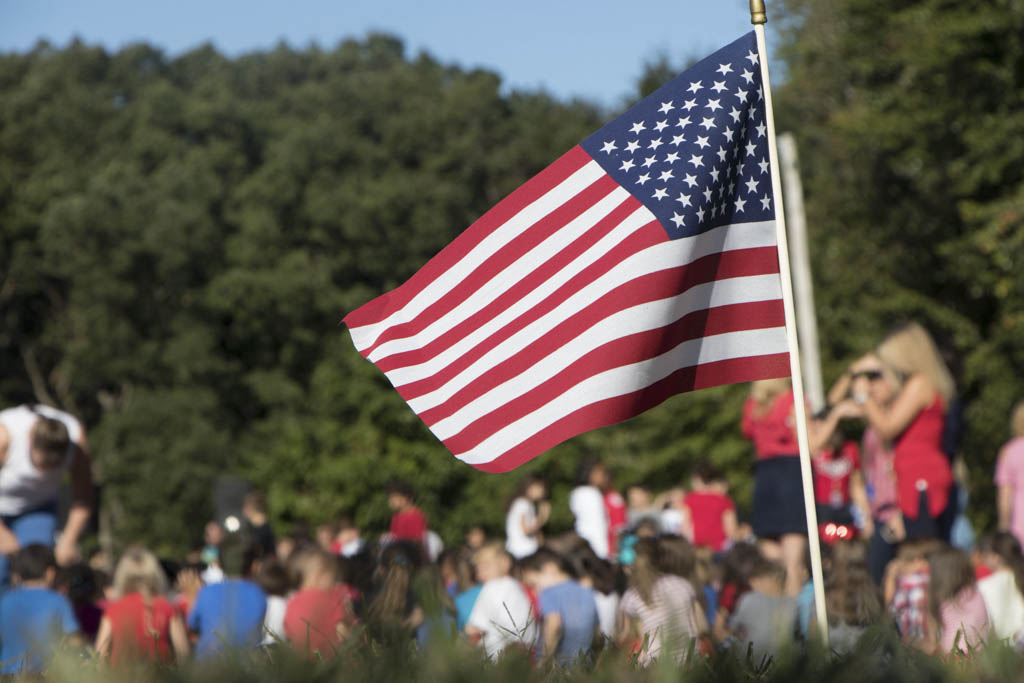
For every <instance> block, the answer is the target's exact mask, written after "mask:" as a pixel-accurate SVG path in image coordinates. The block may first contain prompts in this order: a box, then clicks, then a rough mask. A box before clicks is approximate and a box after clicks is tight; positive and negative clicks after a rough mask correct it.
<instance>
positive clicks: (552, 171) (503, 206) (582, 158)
mask: <svg viewBox="0 0 1024 683" xmlns="http://www.w3.org/2000/svg"><path fill="white" fill-rule="evenodd" d="M591 161H593V160H592V159H591V158H590V155H589V154H587V153H586V151H584V149H583V148H582V147H580V146H579V145H577V146H575V147H573V148H572V149H570V150H569V151H568V152H566V153H565V154H563V155H562V156H561V157H559V158H558V159H556V160H555V161H554V162H552V163H551V165H549V166H548V167H547V168H545V169H544V170H543V171H541V172H540V173H538V174H537V175H535V176H533V177H532V178H530V179H529V180H528V181H526V183H524V184H523V185H521V186H520V187H519V188H517V189H516V190H515V191H513V192H512V194H510V195H509V196H507V197H505V199H503V200H501V202H499V203H498V204H497V205H495V206H494V207H493V208H491V209H490V210H489V211H488V212H487V213H485V214H484V215H483V216H481V217H480V218H479V219H477V220H476V221H475V222H474V223H473V224H472V225H470V226H469V227H468V228H466V229H465V230H464V231H463V232H462V233H461V234H460V235H459V236H458V237H456V238H455V239H454V240H453V241H452V242H451V243H450V244H449V245H448V246H447V247H445V248H444V249H442V250H441V251H440V252H438V254H437V255H436V256H434V257H433V258H432V259H430V261H428V262H427V264H426V265H424V266H423V267H422V268H420V269H419V270H418V271H416V273H415V274H414V275H413V276H412V277H411V278H409V279H408V280H407V281H406V282H405V283H404V284H402V285H400V286H399V287H398V288H396V289H393V290H392V291H390V292H388V293H387V294H382V295H381V296H379V297H377V298H376V299H374V300H373V301H370V302H368V303H366V304H363V305H362V306H360V307H359V308H357V309H356V310H354V311H352V312H350V313H349V314H348V315H347V316H345V318H344V320H343V322H344V323H345V325H347V326H348V327H349V329H352V328H353V327H362V326H363V325H370V324H372V323H375V322H379V321H381V320H384V319H385V318H387V317H388V315H390V314H391V313H392V312H394V311H396V310H398V309H400V308H402V307H403V306H405V305H406V304H408V303H409V302H410V301H411V300H412V299H413V297H415V296H416V294H418V293H419V292H420V290H422V289H423V288H424V287H426V286H427V285H428V284H429V283H430V282H432V281H433V280H436V279H437V278H438V277H439V276H440V275H441V274H442V273H444V272H445V271H446V270H448V269H449V268H451V267H452V266H453V265H455V264H456V263H458V262H459V261H461V260H462V259H463V258H464V257H465V256H466V254H468V253H469V252H470V251H472V250H473V248H474V247H475V246H476V245H477V244H479V243H480V242H481V241H482V240H483V239H484V238H486V237H487V236H488V235H489V234H491V233H492V232H494V231H495V230H496V229H497V228H499V227H500V226H501V225H502V224H504V223H506V222H507V221H508V220H509V219H510V218H512V217H513V216H515V215H516V214H517V213H519V212H520V211H522V210H523V208H525V207H526V206H528V205H530V204H532V203H533V202H535V201H537V200H538V199H540V198H541V197H543V196H544V195H545V194H547V193H548V192H550V191H551V190H552V188H554V187H556V186H558V184H559V183H561V182H563V181H564V180H565V179H566V178H568V177H569V176H571V175H572V174H573V173H575V172H576V171H578V170H580V169H581V168H583V167H584V166H586V165H587V164H588V163H590V162H591Z"/></svg>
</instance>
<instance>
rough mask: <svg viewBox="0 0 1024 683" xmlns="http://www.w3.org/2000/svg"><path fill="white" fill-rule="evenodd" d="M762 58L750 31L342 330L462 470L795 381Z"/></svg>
mask: <svg viewBox="0 0 1024 683" xmlns="http://www.w3.org/2000/svg"><path fill="white" fill-rule="evenodd" d="M758 60H759V55H758V50H757V44H756V41H755V37H754V33H750V34H748V35H746V36H744V37H743V38H740V39H739V40H737V41H735V42H734V43H732V44H730V45H728V46H726V47H724V48H722V49H721V50H719V51H718V52H716V53H714V54H713V55H711V56H710V57H708V58H707V59H704V60H703V61H701V62H700V63H698V64H697V65H695V66H694V67H692V68H691V69H688V70H687V71H685V72H684V73H682V74H681V75H680V76H678V77H676V78H675V79H674V80H672V81H671V82H669V83H668V84H667V85H665V86H664V87H662V88H661V89H660V90H658V91H657V92H655V93H654V94H652V95H651V96H650V97H648V98H646V99H644V100H643V101H642V102H640V103H639V104H637V105H636V106H634V107H633V108H632V109H630V110H629V111H628V112H626V113H625V114H623V115H622V116H621V117H619V118H618V119H616V120H615V121H612V122H611V123H609V124H608V125H607V126H605V127H604V128H602V129H601V130H599V131H598V132H596V133H594V134H593V135H592V136H590V137H589V138H587V139H586V140H584V141H583V142H582V143H581V144H580V145H578V146H576V147H574V148H573V149H571V150H569V152H567V153H566V154H565V155H564V156H562V157H561V158H560V159H558V160H557V161H555V162H554V163H553V164H551V165H550V166H549V167H548V168H546V169H545V170H543V171H541V173H539V174H538V175H537V176H535V177H534V178H532V179H531V180H530V181H528V182H527V183H526V184H525V185H523V186H522V187H520V188H519V189H518V190H516V191H515V192H513V193H512V194H511V195H509V196H508V197H507V198H506V199H504V200H503V201H502V202H501V203H499V204H498V205H497V206H495V207H494V208H493V209H491V210H490V211H488V212H487V213H486V214H485V215H484V216H482V217H481V218H480V219H479V220H477V221H476V222H475V223H473V225H471V226H470V227H469V228H468V229H467V230H466V231H465V232H463V233H462V234H461V235H459V237H457V238H456V239H455V241H453V242H452V243H451V244H450V245H448V246H447V247H446V248H445V249H444V250H443V251H441V253H439V254H438V255H437V256H435V257H434V258H433V259H431V260H430V261H429V262H428V263H427V264H426V265H425V266H424V267H423V268H422V269H421V270H420V271H419V272H417V273H416V274H415V275H414V276H413V277H412V278H410V279H409V281H407V282H406V283H405V284H403V285H401V286H400V287H398V288H397V289H395V290H393V291H391V292H389V293H387V294H384V295H383V296H380V297H378V298H377V299H374V300H373V301H371V302H369V303H367V304H366V305H364V306H362V307H361V308H359V309H358V310H356V311H353V312H352V313H350V314H349V315H348V316H347V317H346V318H345V324H346V325H347V326H348V327H349V330H350V332H351V335H352V340H353V342H354V343H355V346H356V349H358V350H359V352H360V353H361V354H362V355H363V356H364V357H366V358H367V359H368V360H370V361H371V362H373V363H374V364H375V365H377V367H378V368H380V369H381V370H382V371H383V372H384V373H385V375H386V376H387V377H388V379H389V380H390V381H391V383H392V384H393V385H394V386H395V388H396V389H397V390H398V392H399V393H400V394H401V395H402V397H403V398H404V399H405V400H406V401H407V402H408V404H409V406H410V407H411V408H412V409H413V411H415V412H416V414H417V415H419V416H420V418H421V419H422V420H423V421H424V422H425V423H426V425H427V426H428V427H429V428H430V429H431V431H433V433H434V434H435V435H436V436H437V437H438V438H439V439H440V440H441V441H442V442H444V444H445V445H446V446H447V447H448V449H449V450H451V452H452V453H453V454H454V455H455V456H456V457H457V458H459V459H460V460H463V461H464V462H466V463H469V464H470V465H473V466H474V467H477V468H479V469H481V470H485V471H489V472H504V471H507V470H510V469H512V468H514V467H517V466H519V465H521V464H522V463H524V462H526V461H527V460H529V459H531V458H533V457H535V456H537V455H539V454H540V453H543V452H544V451H546V450H547V449H549V448H551V447H552V446H554V445H556V444H558V443H561V442H562V441H565V440H566V439H568V438H570V437H572V436H575V435H576V434H580V433H581V432H584V431H587V430H590V429H595V428H597V427H602V426H605V425H610V424H614V423H616V422H620V421H622V420H625V419H628V418H630V417H633V416H635V415H638V414H640V413H641V412H643V411H645V410H647V409H649V408H651V407H653V406H655V405H657V404H659V403H661V402H662V401H664V400H665V399H666V398H668V397H669V396H672V395H674V394H677V393H680V392H685V391H691V390H693V389H700V388H704V387H711V386H717V385H721V384H729V383H732V382H746V381H751V380H755V379H765V378H771V377H783V376H788V375H789V354H788V351H787V346H786V330H785V319H784V314H783V305H782V293H781V284H780V279H779V261H778V253H777V250H776V237H775V234H776V233H775V222H774V217H775V214H774V206H773V203H774V202H773V195H772V187H771V173H770V168H769V153H768V138H767V131H766V127H765V125H766V123H765V108H764V93H763V91H762V88H761V75H760V74H761V72H760V67H759V63H758Z"/></svg>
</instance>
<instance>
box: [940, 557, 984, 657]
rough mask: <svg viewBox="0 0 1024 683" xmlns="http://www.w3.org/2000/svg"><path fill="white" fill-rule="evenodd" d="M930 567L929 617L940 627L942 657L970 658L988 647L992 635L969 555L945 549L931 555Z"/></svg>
mask: <svg viewBox="0 0 1024 683" xmlns="http://www.w3.org/2000/svg"><path fill="white" fill-rule="evenodd" d="M928 567H929V571H930V580H929V585H928V607H929V612H930V614H929V616H930V617H931V618H932V619H934V620H935V622H936V623H937V624H938V625H939V628H938V638H937V644H938V653H939V654H944V655H945V654H949V653H951V652H953V651H954V650H959V651H960V652H962V653H964V654H967V653H969V652H970V651H971V650H972V649H974V648H977V647H978V646H980V645H983V644H984V643H986V642H987V641H988V639H989V633H990V631H991V626H990V625H989V620H988V611H987V610H986V609H985V601H984V599H983V598H982V597H981V593H980V592H979V591H978V584H977V581H976V580H975V578H974V567H973V566H972V565H971V561H970V559H969V558H968V557H967V555H965V554H964V553H963V552H961V551H960V550H957V549H956V548H953V547H950V546H946V545H943V546H942V547H940V548H939V549H937V550H935V551H933V552H932V553H931V554H929V555H928ZM933 632H934V631H933ZM932 642H935V641H934V640H932ZM928 649H929V650H930V648H928Z"/></svg>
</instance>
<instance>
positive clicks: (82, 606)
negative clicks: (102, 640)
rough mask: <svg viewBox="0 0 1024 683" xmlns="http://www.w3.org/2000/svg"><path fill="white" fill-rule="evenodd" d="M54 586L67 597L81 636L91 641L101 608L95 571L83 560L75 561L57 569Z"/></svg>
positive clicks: (96, 629)
mask: <svg viewBox="0 0 1024 683" xmlns="http://www.w3.org/2000/svg"><path fill="white" fill-rule="evenodd" d="M54 588H55V589H56V590H57V592H59V593H61V594H62V595H64V596H65V597H67V599H68V602H70V603H71V609H73V610H74V612H75V619H76V620H77V621H78V626H79V627H80V628H81V630H82V636H83V637H84V638H85V639H86V640H87V641H88V642H92V641H94V640H95V639H96V633H97V632H98V631H99V629H100V619H102V618H103V609H102V608H101V607H100V606H99V604H98V603H99V602H100V601H101V600H102V590H101V587H100V584H99V582H98V581H97V576H96V571H95V570H93V569H92V567H90V566H89V565H88V564H86V563H85V562H76V563H74V564H72V565H69V566H67V567H60V568H58V569H57V577H56V578H55V579H54Z"/></svg>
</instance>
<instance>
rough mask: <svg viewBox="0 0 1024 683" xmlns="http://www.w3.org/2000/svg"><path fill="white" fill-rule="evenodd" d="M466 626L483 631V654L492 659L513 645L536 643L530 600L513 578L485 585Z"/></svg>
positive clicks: (531, 644) (495, 580) (503, 578)
mask: <svg viewBox="0 0 1024 683" xmlns="http://www.w3.org/2000/svg"><path fill="white" fill-rule="evenodd" d="M466 625H467V626H473V627H475V628H478V629H480V630H481V631H483V645H484V651H485V652H486V653H487V656H488V657H490V658H491V659H496V658H497V657H498V655H500V654H501V652H502V651H503V650H504V649H505V648H507V647H509V646H510V645H522V646H525V647H532V646H533V644H534V642H535V641H536V640H537V624H536V621H535V620H534V618H533V609H532V607H531V606H530V598H529V597H527V595H526V591H524V590H523V587H522V586H520V585H519V582H518V581H516V580H515V579H513V578H512V577H510V576H503V577H501V578H500V579H492V580H490V581H488V582H487V583H485V584H484V585H483V588H481V589H480V595H479V596H477V599H476V603H475V604H474V605H473V611H472V612H470V613H469V619H468V620H467V621H466Z"/></svg>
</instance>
